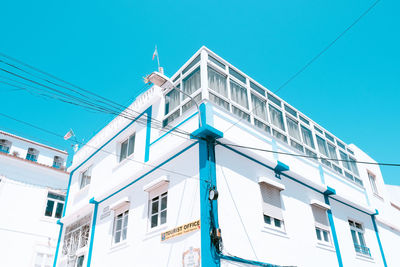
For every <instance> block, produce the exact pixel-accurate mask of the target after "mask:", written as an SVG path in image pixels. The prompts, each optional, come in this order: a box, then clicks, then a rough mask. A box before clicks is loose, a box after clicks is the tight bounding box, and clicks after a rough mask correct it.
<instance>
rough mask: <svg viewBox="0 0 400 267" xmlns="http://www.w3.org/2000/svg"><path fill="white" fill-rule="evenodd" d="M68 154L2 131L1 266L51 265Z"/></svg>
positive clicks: (0, 181) (66, 175)
mask: <svg viewBox="0 0 400 267" xmlns="http://www.w3.org/2000/svg"><path fill="white" fill-rule="evenodd" d="M67 157H68V154H67V153H66V152H65V151H61V150H58V149H55V148H53V147H49V146H47V145H44V144H40V143H37V142H34V141H32V140H28V139H26V138H22V137H19V136H16V135H13V134H10V133H7V132H3V131H0V213H1V216H0V251H1V253H0V254H1V257H0V266H10V267H11V266H18V267H20V266H21V267H30V266H35V267H44V266H46V267H47V266H52V264H53V260H54V253H55V248H56V245H57V240H58V234H59V229H60V226H59V225H58V224H57V220H58V218H60V217H61V215H62V210H63V207H64V201H65V191H66V188H67V182H68V173H67V172H66V170H65V161H66V160H67Z"/></svg>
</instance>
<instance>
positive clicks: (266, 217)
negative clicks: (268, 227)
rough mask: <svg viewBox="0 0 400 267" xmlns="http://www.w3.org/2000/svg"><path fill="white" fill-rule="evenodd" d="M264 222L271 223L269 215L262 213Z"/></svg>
mask: <svg viewBox="0 0 400 267" xmlns="http://www.w3.org/2000/svg"><path fill="white" fill-rule="evenodd" d="M264 222H265V223H268V224H271V217H269V216H268V215H265V214H264Z"/></svg>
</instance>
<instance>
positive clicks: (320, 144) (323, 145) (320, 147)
mask: <svg viewBox="0 0 400 267" xmlns="http://www.w3.org/2000/svg"><path fill="white" fill-rule="evenodd" d="M316 137H317V145H318V150H319V152H320V153H321V154H323V155H324V156H326V157H328V149H327V148H326V141H325V140H324V139H322V138H321V137H319V136H318V135H316Z"/></svg>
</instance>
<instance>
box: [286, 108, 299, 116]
mask: <svg viewBox="0 0 400 267" xmlns="http://www.w3.org/2000/svg"><path fill="white" fill-rule="evenodd" d="M285 110H286V112H287V113H289V114H290V115H292V116H294V117H297V112H296V111H295V110H294V109H292V108H291V107H289V106H287V105H285Z"/></svg>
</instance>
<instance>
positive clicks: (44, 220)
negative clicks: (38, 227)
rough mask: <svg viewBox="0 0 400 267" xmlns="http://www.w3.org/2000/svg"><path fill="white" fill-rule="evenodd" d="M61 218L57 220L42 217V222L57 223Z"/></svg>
mask: <svg viewBox="0 0 400 267" xmlns="http://www.w3.org/2000/svg"><path fill="white" fill-rule="evenodd" d="M59 219H60V218H55V217H49V216H45V215H44V216H42V218H40V220H41V221H42V222H48V223H56V222H57V221H58V220H59Z"/></svg>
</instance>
